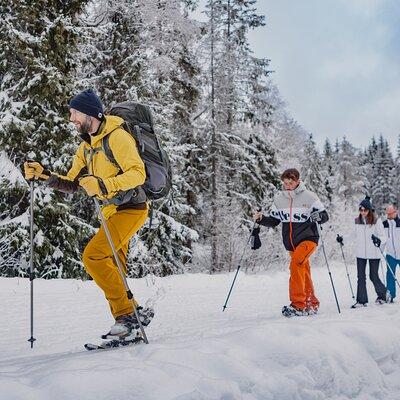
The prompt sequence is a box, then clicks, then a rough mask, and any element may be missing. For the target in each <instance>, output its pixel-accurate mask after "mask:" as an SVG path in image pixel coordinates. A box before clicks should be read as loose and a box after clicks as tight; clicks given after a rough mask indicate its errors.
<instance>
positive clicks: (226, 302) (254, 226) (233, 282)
mask: <svg viewBox="0 0 400 400" xmlns="http://www.w3.org/2000/svg"><path fill="white" fill-rule="evenodd" d="M257 211H258V212H260V211H261V208H259V209H258V210H257ZM258 226H259V224H258V223H257V221H254V224H253V229H252V230H251V233H250V236H249V238H248V239H247V242H246V245H245V246H244V249H243V253H242V256H241V257H240V260H239V265H238V266H237V269H236V273H235V277H234V278H233V281H232V285H231V288H230V289H229V293H228V296H227V298H226V300H225V304H224V305H223V306H222V311H225V309H226V307H227V305H228V301H229V297H230V296H231V293H232V289H233V286H234V284H235V281H236V278H237V275H238V273H239V270H240V267H241V264H242V260H243V257H244V253H245V252H246V248H247V246H248V244H249V242H250V239H251V238H252V236H253V231H254V229H257V228H258ZM258 229H259V228H258ZM260 245H261V243H260Z"/></svg>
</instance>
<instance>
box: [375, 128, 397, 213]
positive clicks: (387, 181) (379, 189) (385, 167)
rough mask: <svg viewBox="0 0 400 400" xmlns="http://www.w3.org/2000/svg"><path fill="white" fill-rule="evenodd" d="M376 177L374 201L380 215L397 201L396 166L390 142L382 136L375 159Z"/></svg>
mask: <svg viewBox="0 0 400 400" xmlns="http://www.w3.org/2000/svg"><path fill="white" fill-rule="evenodd" d="M373 165H374V168H373V170H374V176H373V177H372V179H373V181H372V190H371V195H372V200H373V202H374V204H375V208H376V210H377V212H378V213H381V212H383V208H384V207H385V206H386V205H387V204H390V203H393V202H395V201H396V189H395V164H394V161H393V157H392V154H391V152H390V149H389V144H388V142H387V141H386V140H385V139H384V138H383V136H382V135H381V136H380V137H379V142H378V149H377V152H376V155H375V158H374V159H373Z"/></svg>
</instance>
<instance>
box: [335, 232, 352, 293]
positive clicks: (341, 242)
mask: <svg viewBox="0 0 400 400" xmlns="http://www.w3.org/2000/svg"><path fill="white" fill-rule="evenodd" d="M336 241H337V242H338V243H339V245H340V250H341V251H342V257H343V261H344V266H345V267H346V273H347V279H348V281H349V286H350V290H351V297H352V298H353V300H355V297H354V292H353V286H352V285H351V280H350V274H349V269H348V268H347V262H346V258H345V256H344V252H343V246H344V243H343V236H340V235H339V234H338V235H337V236H336Z"/></svg>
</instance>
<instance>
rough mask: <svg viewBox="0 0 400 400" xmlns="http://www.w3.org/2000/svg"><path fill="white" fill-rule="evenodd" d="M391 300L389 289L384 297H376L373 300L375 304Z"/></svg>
mask: <svg viewBox="0 0 400 400" xmlns="http://www.w3.org/2000/svg"><path fill="white" fill-rule="evenodd" d="M391 300H392V295H391V294H390V292H389V291H387V292H386V297H385V298H384V299H382V298H380V297H378V298H377V299H376V300H375V304H385V303H390V302H391Z"/></svg>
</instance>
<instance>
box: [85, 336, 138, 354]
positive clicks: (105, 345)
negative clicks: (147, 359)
mask: <svg viewBox="0 0 400 400" xmlns="http://www.w3.org/2000/svg"><path fill="white" fill-rule="evenodd" d="M140 343H144V339H143V337H142V336H141V335H140V333H139V332H135V333H133V334H131V335H128V336H126V337H124V338H114V339H112V340H108V341H104V342H102V343H100V344H94V343H86V344H85V345H84V347H85V349H86V350H88V351H91V350H107V349H114V348H118V347H125V346H132V345H137V344H140Z"/></svg>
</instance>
